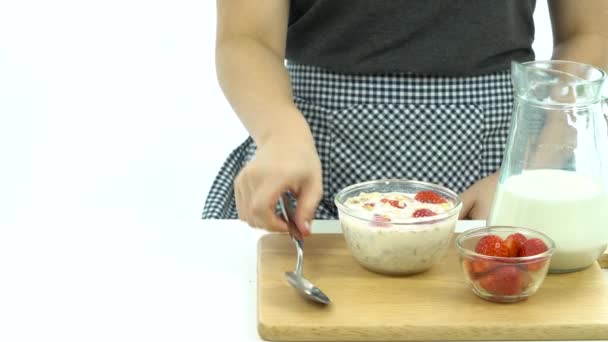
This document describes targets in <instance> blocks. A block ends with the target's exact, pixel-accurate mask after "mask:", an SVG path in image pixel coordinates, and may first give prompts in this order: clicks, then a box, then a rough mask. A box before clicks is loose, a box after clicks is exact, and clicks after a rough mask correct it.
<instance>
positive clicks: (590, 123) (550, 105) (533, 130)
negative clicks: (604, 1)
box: [488, 61, 608, 273]
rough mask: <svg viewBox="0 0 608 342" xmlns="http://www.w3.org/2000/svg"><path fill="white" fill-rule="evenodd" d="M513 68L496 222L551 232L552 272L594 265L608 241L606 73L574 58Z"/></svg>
mask: <svg viewBox="0 0 608 342" xmlns="http://www.w3.org/2000/svg"><path fill="white" fill-rule="evenodd" d="M511 69H512V76H511V77H512V81H513V86H514V94H515V103H514V107H513V119H512V121H511V131H510V134H509V138H508V141H507V148H506V150H505V156H504V159H503V163H502V166H501V169H500V178H499V181H498V187H497V191H496V196H495V198H494V203H493V205H492V209H491V212H490V216H489V218H488V221H489V224H491V225H511V226H521V227H526V228H531V229H536V230H539V231H542V232H544V233H545V234H547V235H549V236H550V237H551V238H552V239H553V240H554V241H555V243H556V246H557V249H556V251H555V254H554V255H553V258H552V259H551V264H550V266H549V271H550V272H553V273H563V272H572V271H577V270H581V269H584V268H587V267H588V266H590V265H591V264H593V263H594V262H595V260H596V259H597V258H598V257H599V256H600V255H601V254H602V253H603V252H604V251H605V250H606V246H607V244H608V171H607V169H608V165H607V158H608V121H607V117H606V110H607V109H608V101H607V100H606V99H605V98H604V97H603V96H602V95H603V92H605V89H603V88H604V87H606V84H605V83H606V80H607V76H606V73H605V72H604V71H602V70H600V69H598V68H595V67H593V66H591V65H586V64H580V63H574V62H566V61H533V62H527V63H517V62H513V64H512V66H511ZM604 96H605V95H604Z"/></svg>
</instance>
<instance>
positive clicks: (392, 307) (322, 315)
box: [258, 234, 608, 341]
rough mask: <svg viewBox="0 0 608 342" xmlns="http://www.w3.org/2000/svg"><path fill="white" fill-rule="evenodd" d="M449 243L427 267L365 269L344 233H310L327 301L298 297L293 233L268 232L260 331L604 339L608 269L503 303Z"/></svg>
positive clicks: (560, 279) (329, 337)
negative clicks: (474, 283)
mask: <svg viewBox="0 0 608 342" xmlns="http://www.w3.org/2000/svg"><path fill="white" fill-rule="evenodd" d="M451 246H452V247H451V248H450V249H449V250H448V251H447V252H446V254H445V255H444V257H443V258H442V259H441V260H440V262H439V263H438V264H437V265H435V266H434V267H433V268H432V269H431V270H430V271H428V272H426V273H422V274H418V275H414V276H404V277H389V276H383V275H379V274H375V273H372V272H370V271H368V270H366V269H364V268H362V267H361V266H359V264H357V263H356V261H355V260H354V259H353V258H352V256H351V254H350V252H349V251H348V249H347V247H346V242H345V241H344V238H343V236H342V235H341V234H316V235H312V236H311V237H309V238H307V239H306V241H305V247H304V254H305V261H304V274H305V276H306V277H307V278H308V279H310V280H311V281H312V282H313V283H315V284H316V285H318V286H319V287H320V288H321V289H323V291H324V292H325V293H326V294H327V295H328V296H329V297H330V298H331V300H332V303H331V304H330V305H329V306H327V307H322V306H319V305H317V304H314V303H310V302H308V301H305V300H304V299H302V298H301V297H300V296H298V294H297V293H296V292H295V290H294V289H292V288H291V287H290V286H289V284H288V283H287V281H286V279H285V277H284V275H283V272H284V271H286V270H292V269H293V268H294V266H295V247H294V246H293V244H292V242H291V241H290V240H289V238H288V236H287V235H285V234H269V235H265V236H264V237H262V238H261V240H260V242H259V246H258V331H259V334H260V336H261V337H262V338H263V339H265V340H271V341H406V340H564V339H608V270H602V269H601V268H600V266H599V264H595V265H593V266H592V267H590V268H588V269H586V270H584V271H580V272H576V273H569V274H561V275H549V276H547V278H546V279H545V282H544V283H543V285H542V287H541V288H540V289H539V291H538V292H537V293H536V294H535V295H534V296H532V297H530V298H529V299H528V300H526V301H523V302H519V303H515V304H497V303H491V302H487V301H485V300H483V299H480V298H478V297H476V296H475V294H473V292H472V291H471V290H470V289H469V288H468V287H467V285H466V283H465V281H464V278H463V273H462V270H461V269H460V264H459V261H458V252H457V251H456V248H455V247H454V244H453V243H452V244H451ZM602 260H603V261H602V262H604V263H605V264H606V261H608V257H607V256H606V255H604V256H603V257H602ZM605 264H604V265H605Z"/></svg>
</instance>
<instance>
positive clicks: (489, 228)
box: [455, 225, 556, 263]
mask: <svg viewBox="0 0 608 342" xmlns="http://www.w3.org/2000/svg"><path fill="white" fill-rule="evenodd" d="M503 230H504V231H514V230H515V231H518V232H520V231H521V232H528V233H530V234H531V235H536V236H537V237H540V238H542V239H543V240H544V242H548V246H547V247H548V249H547V250H546V251H544V252H543V253H540V254H536V255H529V256H525V257H500V256H491V255H485V254H480V253H477V252H475V251H474V250H471V249H468V248H466V247H464V246H463V245H462V242H463V241H464V240H465V239H467V238H470V237H472V236H474V235H478V234H479V235H480V233H481V232H486V233H488V232H489V233H491V232H492V231H503ZM486 235H487V234H486ZM455 242H456V248H457V249H458V251H459V252H460V254H461V255H466V256H472V257H476V258H481V259H486V260H494V261H496V260H499V261H507V260H509V261H510V262H511V263H512V262H513V261H519V262H525V261H538V260H539V259H544V258H550V257H551V256H552V255H553V253H554V252H555V249H556V245H555V241H553V239H552V238H551V237H549V236H548V235H547V234H545V233H542V232H540V231H538V230H535V229H531V228H525V227H518V226H507V225H505V226H501V225H489V226H484V227H478V228H473V229H469V230H465V231H464V232H462V233H460V234H458V236H457V237H456V241H455Z"/></svg>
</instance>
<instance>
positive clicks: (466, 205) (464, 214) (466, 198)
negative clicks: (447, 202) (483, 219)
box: [458, 185, 477, 220]
mask: <svg viewBox="0 0 608 342" xmlns="http://www.w3.org/2000/svg"><path fill="white" fill-rule="evenodd" d="M476 192H477V189H476V188H475V185H473V186H472V187H470V188H468V189H467V190H466V191H465V192H463V193H462V194H461V195H460V199H461V200H462V209H461V210H460V214H459V215H458V219H460V220H464V219H466V218H468V217H469V214H470V213H471V211H472V210H473V207H474V206H475V198H476Z"/></svg>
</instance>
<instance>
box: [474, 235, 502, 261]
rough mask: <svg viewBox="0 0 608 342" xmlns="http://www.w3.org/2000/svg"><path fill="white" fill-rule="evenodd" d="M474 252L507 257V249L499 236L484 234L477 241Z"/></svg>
mask: <svg viewBox="0 0 608 342" xmlns="http://www.w3.org/2000/svg"><path fill="white" fill-rule="evenodd" d="M475 253H479V254H483V255H487V256H495V257H508V256H509V249H508V248H507V245H505V242H504V241H503V239H501V238H500V236H498V235H486V236H484V237H482V238H481V239H480V240H479V241H478V242H477V245H476V246H475Z"/></svg>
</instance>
